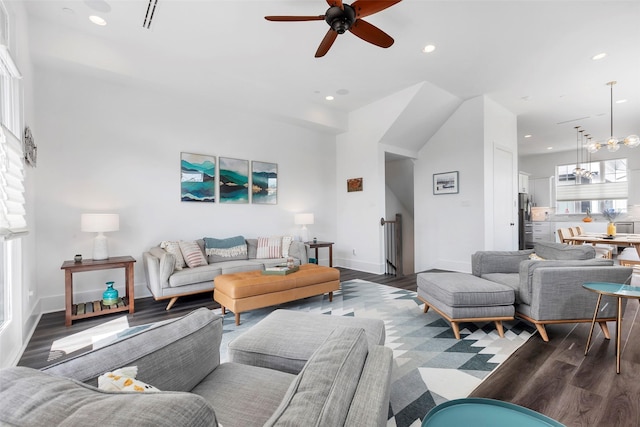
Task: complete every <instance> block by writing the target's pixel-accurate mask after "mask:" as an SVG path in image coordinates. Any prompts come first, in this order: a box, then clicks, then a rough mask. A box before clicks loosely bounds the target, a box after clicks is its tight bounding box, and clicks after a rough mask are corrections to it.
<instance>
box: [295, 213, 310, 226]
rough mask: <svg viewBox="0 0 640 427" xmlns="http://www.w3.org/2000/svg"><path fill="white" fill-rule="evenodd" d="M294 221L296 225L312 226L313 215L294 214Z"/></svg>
mask: <svg viewBox="0 0 640 427" xmlns="http://www.w3.org/2000/svg"><path fill="white" fill-rule="evenodd" d="M294 221H295V223H296V225H309V224H313V214H312V213H299V214H296V216H295V219H294Z"/></svg>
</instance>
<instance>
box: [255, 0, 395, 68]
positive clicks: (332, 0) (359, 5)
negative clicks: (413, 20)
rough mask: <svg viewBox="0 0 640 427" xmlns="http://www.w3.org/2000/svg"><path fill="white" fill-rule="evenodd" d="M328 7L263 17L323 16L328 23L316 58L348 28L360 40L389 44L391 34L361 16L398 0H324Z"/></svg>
mask: <svg viewBox="0 0 640 427" xmlns="http://www.w3.org/2000/svg"><path fill="white" fill-rule="evenodd" d="M326 1H327V4H328V5H329V9H327V11H326V12H325V14H324V15H318V16H265V17H264V18H265V19H266V20H267V21H280V22H295V21H321V20H324V21H326V23H327V24H328V25H329V31H327V33H326V34H325V36H324V38H323V39H322V41H321V42H320V46H318V50H317V51H316V54H315V57H316V58H320V57H322V56H324V55H326V54H327V52H328V51H329V49H330V48H331V46H332V45H333V42H334V41H335V40H336V38H337V37H338V35H339V34H344V33H345V32H347V31H349V32H351V33H352V34H354V35H355V36H357V37H359V38H361V39H362V40H364V41H366V42H369V43H371V44H373V45H376V46H380V47H383V48H387V47H390V46H391V45H392V44H393V38H391V36H389V35H388V34H387V33H385V32H384V31H382V30H381V29H379V28H378V27H376V26H375V25H372V24H370V23H368V22H367V21H365V20H363V19H362V18H364V17H366V16H369V15H373V14H374V13H377V12H380V11H382V10H384V9H387V8H388V7H391V6H393V5H394V4H396V3H400V1H401V0H389V1H367V0H356V1H355V2H354V3H352V4H351V5H348V4H345V3H343V2H342V0H326Z"/></svg>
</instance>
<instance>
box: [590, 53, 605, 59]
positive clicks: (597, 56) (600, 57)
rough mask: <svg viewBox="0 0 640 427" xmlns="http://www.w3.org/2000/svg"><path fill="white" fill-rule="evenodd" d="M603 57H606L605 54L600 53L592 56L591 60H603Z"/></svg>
mask: <svg viewBox="0 0 640 427" xmlns="http://www.w3.org/2000/svg"><path fill="white" fill-rule="evenodd" d="M605 56H607V54H606V53H604V52H602V53H599V54H597V55H593V56H592V57H591V59H593V60H594V61H597V60H598V59H602V58H604V57H605Z"/></svg>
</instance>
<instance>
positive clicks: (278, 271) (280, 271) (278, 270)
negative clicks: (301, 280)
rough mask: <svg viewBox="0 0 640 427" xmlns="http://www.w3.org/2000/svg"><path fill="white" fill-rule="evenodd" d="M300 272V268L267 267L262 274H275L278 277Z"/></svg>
mask: <svg viewBox="0 0 640 427" xmlns="http://www.w3.org/2000/svg"><path fill="white" fill-rule="evenodd" d="M296 271H298V267H291V268H289V267H287V266H276V267H267V268H265V269H264V270H263V271H262V274H273V275H276V276H284V275H287V274H291V273H295V272H296Z"/></svg>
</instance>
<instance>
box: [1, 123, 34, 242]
mask: <svg viewBox="0 0 640 427" xmlns="http://www.w3.org/2000/svg"><path fill="white" fill-rule="evenodd" d="M22 158H23V154H22V144H21V143H20V140H19V139H18V138H16V137H15V135H13V133H11V132H9V131H8V130H7V128H5V127H4V126H0V239H7V238H11V237H14V236H16V235H19V234H22V233H26V232H27V221H26V218H25V214H26V212H25V208H24V204H25V199H24V170H23V169H24V163H23V161H22Z"/></svg>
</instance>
